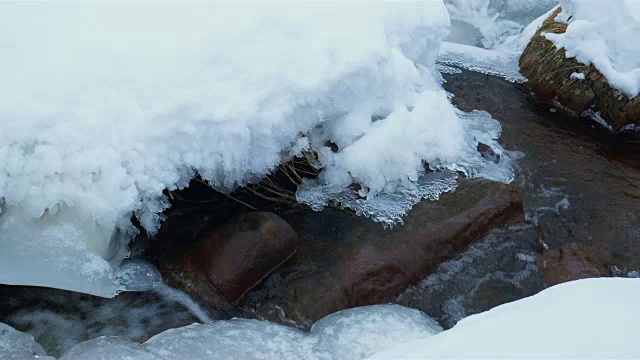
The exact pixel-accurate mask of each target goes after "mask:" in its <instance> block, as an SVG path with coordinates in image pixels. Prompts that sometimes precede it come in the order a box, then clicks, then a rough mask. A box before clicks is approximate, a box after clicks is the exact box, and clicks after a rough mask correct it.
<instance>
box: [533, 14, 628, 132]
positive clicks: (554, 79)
mask: <svg viewBox="0 0 640 360" xmlns="http://www.w3.org/2000/svg"><path fill="white" fill-rule="evenodd" d="M560 11H561V9H558V10H557V11H555V12H554V13H552V14H551V15H550V16H549V17H548V18H547V19H546V20H545V21H544V23H543V24H542V26H541V27H540V29H538V31H537V32H536V34H535V35H534V36H533V37H532V38H531V42H530V43H529V45H528V46H527V48H526V49H525V50H524V52H523V53H522V56H521V57H520V72H521V73H522V75H524V76H525V77H526V78H527V79H528V81H527V82H526V83H525V86H526V87H527V88H528V89H529V90H531V91H533V92H534V93H535V94H536V95H537V96H538V98H540V99H541V100H543V101H557V102H558V103H560V105H562V106H564V107H565V108H566V109H568V110H571V111H573V112H575V113H576V114H577V115H580V114H582V112H583V111H585V110H587V109H589V108H591V107H592V106H593V107H594V108H595V110H596V111H600V112H601V115H602V117H603V119H604V120H605V121H606V122H607V123H608V124H609V125H610V126H611V128H612V129H613V130H614V131H616V132H617V131H619V130H621V129H622V128H623V127H625V126H626V125H630V124H636V125H637V124H640V97H638V96H636V97H634V98H631V99H630V98H629V97H627V96H626V95H624V94H623V93H621V92H619V91H618V90H616V89H614V88H612V87H611V86H610V85H609V84H608V83H607V80H606V79H605V77H604V76H603V75H602V74H601V73H600V72H599V71H598V70H597V69H596V68H595V67H594V66H593V65H584V64H581V63H579V62H578V61H577V60H576V59H575V58H569V59H568V58H567V57H566V52H565V50H564V49H558V48H556V47H555V45H554V44H553V43H552V42H551V41H549V40H547V39H546V38H545V37H544V36H543V35H542V34H543V33H556V34H560V33H564V32H565V31H566V28H567V25H566V24H563V23H558V22H555V21H554V19H555V18H556V16H557V15H558V13H559V12H560ZM574 72H577V73H583V74H584V75H585V79H584V80H580V79H576V78H571V74H573V73H574Z"/></svg>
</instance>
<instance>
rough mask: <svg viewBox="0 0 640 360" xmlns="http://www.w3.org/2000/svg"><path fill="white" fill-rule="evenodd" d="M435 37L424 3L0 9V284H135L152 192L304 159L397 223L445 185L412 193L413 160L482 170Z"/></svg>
mask: <svg viewBox="0 0 640 360" xmlns="http://www.w3.org/2000/svg"><path fill="white" fill-rule="evenodd" d="M141 19H144V26H140V24H141ZM449 23H450V20H449V15H448V13H447V8H446V6H445V5H444V3H442V2H438V1H426V2H408V3H404V2H402V3H397V2H394V3H375V4H365V3H257V4H253V3H252V4H249V3H187V4H176V3H159V4H151V3H145V2H141V3H114V2H104V3H94V2H77V3H1V4H0V54H1V56H0V78H2V79H3V81H2V82H1V83H0V124H1V131H0V199H2V200H1V201H0V203H1V204H2V205H1V206H0V210H1V211H2V215H0V250H1V251H0V283H6V284H23V285H38V286H50V287H57V288H62V289H68V290H74V291H81V292H86V293H90V294H95V295H100V296H114V295H115V294H116V293H117V292H118V291H120V290H122V289H123V288H126V287H127V286H129V287H132V288H135V287H136V286H135V285H132V284H121V283H120V281H119V279H122V277H118V274H117V267H118V265H119V264H120V263H121V262H122V260H123V259H124V258H126V257H127V256H128V248H127V242H128V241H129V239H130V237H131V236H132V235H134V234H135V233H136V229H135V228H133V226H132V225H131V222H130V218H131V216H135V217H137V219H138V220H139V222H140V223H141V224H142V226H143V227H144V229H145V230H146V231H149V232H151V233H153V232H154V231H156V230H157V228H158V226H159V224H160V222H161V220H162V215H161V212H162V211H163V210H164V209H166V208H167V206H168V205H169V203H168V201H167V199H166V198H165V197H164V195H163V191H165V189H167V190H173V189H177V188H181V187H184V186H186V185H187V184H188V182H189V180H190V179H191V178H192V177H193V176H194V175H195V174H199V175H200V176H202V177H203V178H204V179H205V180H207V181H209V182H210V183H211V184H212V186H213V187H214V188H216V189H219V190H222V191H230V190H232V189H233V188H234V187H236V186H238V185H242V184H245V183H247V182H254V181H257V180H259V179H260V178H261V177H263V176H264V175H266V174H268V173H269V172H270V171H272V170H273V169H274V167H275V166H276V165H277V164H279V163H280V162H282V161H283V160H286V159H289V158H291V157H292V156H294V155H296V154H299V153H300V152H301V151H302V150H303V149H310V150H313V151H315V152H316V153H318V154H319V158H320V159H319V164H318V165H319V167H322V168H323V175H322V179H321V181H322V186H323V187H324V186H329V187H330V189H331V191H332V192H334V193H335V191H336V189H341V190H343V191H344V190H345V189H347V188H348V187H349V186H350V185H351V184H352V183H359V184H360V185H361V186H362V189H363V190H361V191H360V194H359V195H360V196H361V197H367V198H369V199H371V200H372V201H371V202H370V203H361V202H360V203H358V202H357V201H356V200H354V202H353V204H351V205H349V206H352V207H355V208H356V210H357V211H358V212H359V213H361V214H364V215H369V216H372V217H373V218H375V219H377V220H378V221H382V222H386V223H393V222H398V221H399V219H400V217H401V216H402V214H404V213H405V212H406V211H407V210H408V208H409V207H410V206H411V205H412V204H413V203H415V202H416V201H417V199H420V198H423V197H427V198H432V199H436V198H437V197H438V196H439V194H440V193H441V192H443V191H450V190H452V188H453V183H452V180H451V178H448V179H447V180H444V181H443V180H437V181H432V182H430V183H429V182H426V183H425V182H422V183H421V182H419V181H418V180H419V179H420V176H421V174H422V172H423V169H424V166H425V162H428V163H429V165H430V166H431V167H432V168H434V169H442V170H445V169H451V170H454V169H457V168H460V167H461V166H460V164H466V165H464V166H463V167H467V165H468V167H469V169H472V170H473V171H472V172H474V173H482V172H483V171H481V170H478V169H475V167H479V168H483V167H484V165H483V161H482V158H481V157H480V155H479V154H478V153H477V152H475V151H474V150H473V149H475V145H474V144H475V142H474V140H469V136H470V134H469V133H467V129H466V128H465V124H464V121H463V120H461V118H460V115H459V114H458V113H457V112H456V111H455V109H454V108H453V106H452V105H451V104H450V102H449V100H448V98H447V95H446V93H445V92H444V91H443V90H442V88H441V86H440V83H439V80H440V79H437V76H434V69H435V65H434V64H435V60H436V57H437V56H438V52H439V48H440V43H441V41H442V39H443V38H444V37H445V36H447V33H448V28H449ZM372 119H373V120H372ZM494 123H495V121H494ZM491 126H492V127H495V124H492V125H491ZM324 140H330V141H332V142H333V143H335V144H337V145H338V147H339V149H340V151H339V152H337V153H332V152H331V150H330V148H329V147H327V146H325V141H324ZM469 146H471V147H472V148H470V147H469ZM494 150H496V151H500V148H499V147H498V148H495V149H494ZM470 156H471V157H470ZM505 165H506V163H505ZM485 173H488V172H485ZM493 178H496V179H499V180H502V181H508V178H509V176H507V177H503V176H502V172H500V176H497V175H493ZM323 187H317V189H318V190H322V189H324V188H323ZM307 190H309V189H307ZM322 191H324V190H322ZM322 191H321V192H322ZM394 193H397V194H402V196H395V198H396V199H399V198H404V197H405V196H406V197H407V198H408V199H409V200H407V201H404V200H403V203H401V204H395V203H392V202H391V200H392V199H388V200H384V201H383V199H384V197H383V196H380V197H379V199H380V200H379V202H378V203H375V202H374V201H375V200H373V199H375V198H376V195H378V194H383V195H384V194H394ZM392 198H393V196H392ZM324 200H329V199H328V198H327V199H323V201H324ZM345 202H346V201H345ZM377 204H380V206H384V207H379V206H378V205H377ZM318 206H319V205H318ZM141 272H144V269H142V270H141Z"/></svg>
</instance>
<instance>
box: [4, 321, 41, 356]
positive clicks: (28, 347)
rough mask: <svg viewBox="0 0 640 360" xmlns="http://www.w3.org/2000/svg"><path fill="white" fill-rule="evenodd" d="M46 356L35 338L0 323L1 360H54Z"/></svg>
mask: <svg viewBox="0 0 640 360" xmlns="http://www.w3.org/2000/svg"><path fill="white" fill-rule="evenodd" d="M46 355H47V354H46V353H45V352H44V350H43V349H42V346H40V345H39V344H38V343H36V342H35V340H33V336H31V335H29V334H25V333H22V332H20V331H18V330H16V329H14V328H12V327H11V326H9V325H7V324H3V323H0V359H2V360H28V359H43V360H46V359H53V358H50V357H48V356H46Z"/></svg>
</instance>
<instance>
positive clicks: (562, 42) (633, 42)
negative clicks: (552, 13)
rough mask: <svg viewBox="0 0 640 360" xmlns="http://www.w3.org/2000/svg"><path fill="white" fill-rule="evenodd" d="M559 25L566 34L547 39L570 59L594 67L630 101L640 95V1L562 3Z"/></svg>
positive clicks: (570, 0) (571, 0)
mask: <svg viewBox="0 0 640 360" xmlns="http://www.w3.org/2000/svg"><path fill="white" fill-rule="evenodd" d="M560 7H562V12H561V13H560V14H559V15H558V16H557V17H556V19H555V20H556V21H559V22H564V23H567V24H568V26H567V30H566V32H565V33H563V34H551V33H547V34H546V35H545V37H546V38H547V39H548V40H550V41H551V42H553V43H554V44H555V46H556V47H557V48H560V49H565V51H566V56H567V58H574V57H575V58H576V60H577V61H578V62H580V63H583V64H585V65H593V66H595V67H596V69H598V70H599V71H600V73H602V75H604V77H605V78H606V79H607V81H608V83H609V84H610V85H611V86H612V87H613V88H615V89H617V90H619V91H621V92H622V93H624V94H626V95H627V96H629V97H635V96H637V95H638V93H639V92H640V2H638V1H637V0H610V1H601V0H560Z"/></svg>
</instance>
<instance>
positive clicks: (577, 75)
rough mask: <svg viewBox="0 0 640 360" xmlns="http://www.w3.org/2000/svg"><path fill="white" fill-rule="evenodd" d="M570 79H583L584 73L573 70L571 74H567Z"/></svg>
mask: <svg viewBox="0 0 640 360" xmlns="http://www.w3.org/2000/svg"><path fill="white" fill-rule="evenodd" d="M569 78H570V79H576V80H584V73H581V72H573V73H571V76H569Z"/></svg>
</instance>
